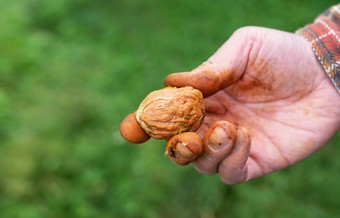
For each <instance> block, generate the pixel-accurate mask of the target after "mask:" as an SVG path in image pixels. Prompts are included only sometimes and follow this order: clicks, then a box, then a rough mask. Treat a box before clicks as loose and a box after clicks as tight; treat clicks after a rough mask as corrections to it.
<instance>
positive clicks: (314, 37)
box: [296, 4, 340, 92]
mask: <svg viewBox="0 0 340 218" xmlns="http://www.w3.org/2000/svg"><path fill="white" fill-rule="evenodd" d="M296 33H297V34H299V35H301V36H303V37H304V38H305V39H306V40H307V41H308V43H309V45H310V46H311V47H312V49H313V51H314V53H315V55H316V57H317V58H318V60H319V61H320V63H321V65H322V66H323V68H324V70H325V71H326V73H327V74H328V75H329V77H330V79H331V80H332V82H333V84H334V85H335V87H336V88H337V89H338V91H339V92H340V67H339V64H340V4H338V5H335V6H333V7H331V8H329V9H328V10H327V11H325V12H324V13H323V14H321V15H319V16H318V17H317V18H316V19H315V21H314V23H312V24H309V25H306V26H305V27H303V28H301V29H298V30H297V31H296Z"/></svg>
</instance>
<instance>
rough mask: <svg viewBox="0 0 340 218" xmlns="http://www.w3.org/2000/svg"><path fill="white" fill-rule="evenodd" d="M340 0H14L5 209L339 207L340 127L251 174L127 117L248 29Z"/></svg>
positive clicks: (309, 212)
mask: <svg viewBox="0 0 340 218" xmlns="http://www.w3.org/2000/svg"><path fill="white" fill-rule="evenodd" d="M336 3H337V1H330V0H323V1H320V0H313V1H307V0H286V1H279V0H258V1H255V0H242V1H235V0H233V1H231V0H224V1H222V0H215V1H207V0H196V1H189V0H172V1H160V0H144V1H139V0H125V1H123V0H97V1H86V0H11V1H0V124H1V125H0V154H1V158H0V217H5V218H7V217H20V218H21V217H22V218H35V217H44V218H45V217H51V218H53V217H148V218H149V217H150V218H152V217H179V218H181V217H202V218H214V217H338V215H339V214H340V207H339V206H340V198H339V196H340V185H339V184H340V183H339V181H340V174H339V171H340V159H339V156H340V147H339V142H340V134H337V135H336V136H335V137H334V138H333V139H332V140H331V141H330V142H329V143H328V145H327V146H325V147H324V148H323V149H321V150H320V151H319V152H317V153H316V154H314V155H312V156H311V157H309V158H308V159H306V160H305V161H302V162H301V163H299V164H297V165H295V166H293V167H289V168H287V169H284V170H282V171H279V172H276V173H273V174H270V175H267V176H265V177H262V178H259V179H256V180H254V181H251V182H248V183H246V184H240V185H234V186H227V185H225V184H223V183H222V182H221V181H220V180H219V178H218V176H216V175H215V176H204V175H201V174H199V173H197V172H196V171H195V170H194V169H193V168H192V167H191V166H187V167H179V166H176V165H174V164H173V163H172V162H171V161H169V160H168V159H166V158H165V157H164V155H163V152H164V142H163V141H157V140H150V141H149V142H147V143H145V144H143V145H133V144H130V143H127V142H125V141H124V140H123V139H122V138H121V136H120V133H119V124H120V121H121V120H122V119H123V117H124V116H125V115H127V114H128V113H130V112H132V111H134V110H135V109H136V108H137V106H138V105H139V103H140V101H141V100H142V99H143V98H144V97H145V96H146V94H147V93H149V92H150V91H152V90H154V89H159V88H162V86H163V79H164V78H165V76H166V75H167V74H169V73H173V72H178V71H187V70H190V69H192V68H194V67H196V66H198V65H199V64H200V63H202V62H203V61H204V60H206V59H207V58H208V57H209V56H210V55H212V54H213V53H214V51H215V50H216V49H217V48H218V47H219V46H220V45H222V43H223V42H224V41H225V40H227V39H228V37H229V36H230V35H231V34H232V33H233V31H235V30H236V29H237V28H240V27H242V26H247V25H256V26H265V27H270V28H276V29H280V30H284V31H290V32H294V31H295V30H296V29H297V28H299V27H302V26H304V25H305V24H307V23H310V22H312V21H313V19H314V18H315V17H316V16H317V15H318V14H320V13H322V12H323V11H324V10H326V9H327V8H328V7H330V6H331V5H334V4H336Z"/></svg>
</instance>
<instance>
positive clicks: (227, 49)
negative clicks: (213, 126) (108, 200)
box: [164, 28, 252, 97]
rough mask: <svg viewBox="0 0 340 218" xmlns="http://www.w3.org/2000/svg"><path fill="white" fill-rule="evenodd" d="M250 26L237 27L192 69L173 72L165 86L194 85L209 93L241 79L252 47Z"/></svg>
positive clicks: (204, 93)
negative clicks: (209, 55)
mask: <svg viewBox="0 0 340 218" xmlns="http://www.w3.org/2000/svg"><path fill="white" fill-rule="evenodd" d="M248 35H249V31H248V29H247V28H242V29H239V30H237V31H236V32H235V33H234V34H233V35H232V36H231V37H230V39H229V40H227V41H226V42H225V43H224V44H223V45H222V47H221V48H220V49H218V51H217V52H216V53H215V54H214V55H213V56H211V57H210V58H209V59H208V60H207V61H206V62H204V63H203V64H201V65H200V66H199V67H197V68H195V69H194V70H192V71H191V72H182V73H174V74H170V75H168V76H167V77H166V78H165V80H164V85H165V86H175V87H183V86H192V87H194V88H196V89H198V90H200V91H201V92H202V93H203V95H204V97H208V96H210V95H213V94H214V93H216V92H218V91H219V90H221V89H224V88H226V87H228V86H229V85H231V84H232V83H234V82H236V81H237V80H239V78H240V77H241V76H242V74H243V72H244V71H245V69H246V65H247V62H248V56H249V52H250V49H251V47H252V43H251V40H247V37H248Z"/></svg>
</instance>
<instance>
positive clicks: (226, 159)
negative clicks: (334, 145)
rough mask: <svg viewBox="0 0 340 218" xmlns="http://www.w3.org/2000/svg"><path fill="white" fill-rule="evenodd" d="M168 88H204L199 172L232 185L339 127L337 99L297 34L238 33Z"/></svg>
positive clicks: (281, 163)
mask: <svg viewBox="0 0 340 218" xmlns="http://www.w3.org/2000/svg"><path fill="white" fill-rule="evenodd" d="M164 84H165V86H177V87H183V86H193V87H194V88H197V89H199V90H201V91H202V93H203V94H204V96H205V97H206V98H205V104H206V111H207V115H206V117H205V119H204V123H203V125H202V126H201V127H200V129H198V130H197V133H198V134H199V135H200V136H201V137H202V138H204V140H203V155H202V156H200V157H199V158H198V159H196V160H195V161H194V162H192V164H193V166H194V167H195V168H196V170H197V171H199V172H201V173H203V174H208V175H212V174H215V173H218V174H219V176H220V178H221V179H222V181H223V182H225V183H227V184H236V183H241V182H246V181H248V180H251V179H254V178H256V177H259V176H263V175H265V174H268V173H271V172H274V171H277V170H279V169H282V168H284V167H287V166H289V165H292V164H295V163H296V162H298V161H300V160H302V159H304V158H306V157H308V156H309V155H311V154H312V153H314V152H315V151H316V150H318V149H319V148H321V147H322V146H323V145H324V144H325V143H326V142H327V140H329V139H330V138H331V137H332V136H333V135H334V134H335V133H336V131H337V130H338V128H339V126H340V110H339V107H340V96H339V93H338V91H337V90H336V88H335V87H334V85H333V84H332V82H331V80H330V79H329V78H328V76H327V74H326V73H325V72H324V70H323V68H322V66H321V65H320V64H319V62H318V60H317V59H316V57H315V55H314V54H313V51H312V49H311V48H310V47H309V45H308V44H307V42H306V41H305V40H304V39H303V38H302V37H300V36H298V35H296V34H292V33H287V32H282V31H278V30H273V29H266V28H259V27H245V28H241V29H239V30H237V31H236V32H235V33H234V34H233V35H232V36H231V37H230V39H229V40H228V41H227V42H226V43H225V44H224V45H223V46H222V47H221V48H220V49H219V50H218V51H217V52H216V53H215V54H214V55H213V56H212V57H210V58H209V59H208V60H207V61H206V62H204V63H203V64H202V65H201V66H199V67H198V68H196V69H194V70H192V71H191V72H185V73H177V74H171V75H169V76H168V77H167V78H166V79H165V81H164Z"/></svg>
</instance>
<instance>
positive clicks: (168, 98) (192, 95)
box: [136, 86, 205, 139]
mask: <svg viewBox="0 0 340 218" xmlns="http://www.w3.org/2000/svg"><path fill="white" fill-rule="evenodd" d="M204 115H205V108H204V102H203V95H202V93H201V92H200V91H199V90H197V89H194V88H192V87H189V86H188V87H183V88H175V87H167V88H164V89H160V90H156V91H153V92H151V93H150V94H149V95H148V96H146V98H145V99H144V100H143V102H142V103H141V104H140V106H139V108H138V110H137V114H136V119H137V121H138V123H139V124H140V125H141V127H142V128H143V129H144V131H145V132H146V133H147V134H148V135H150V136H151V137H153V138H156V139H169V138H171V137H172V136H174V135H177V134H180V133H183V132H189V131H191V132H193V131H195V130H197V129H198V128H199V127H200V125H201V124H202V122H203V118H204Z"/></svg>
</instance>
